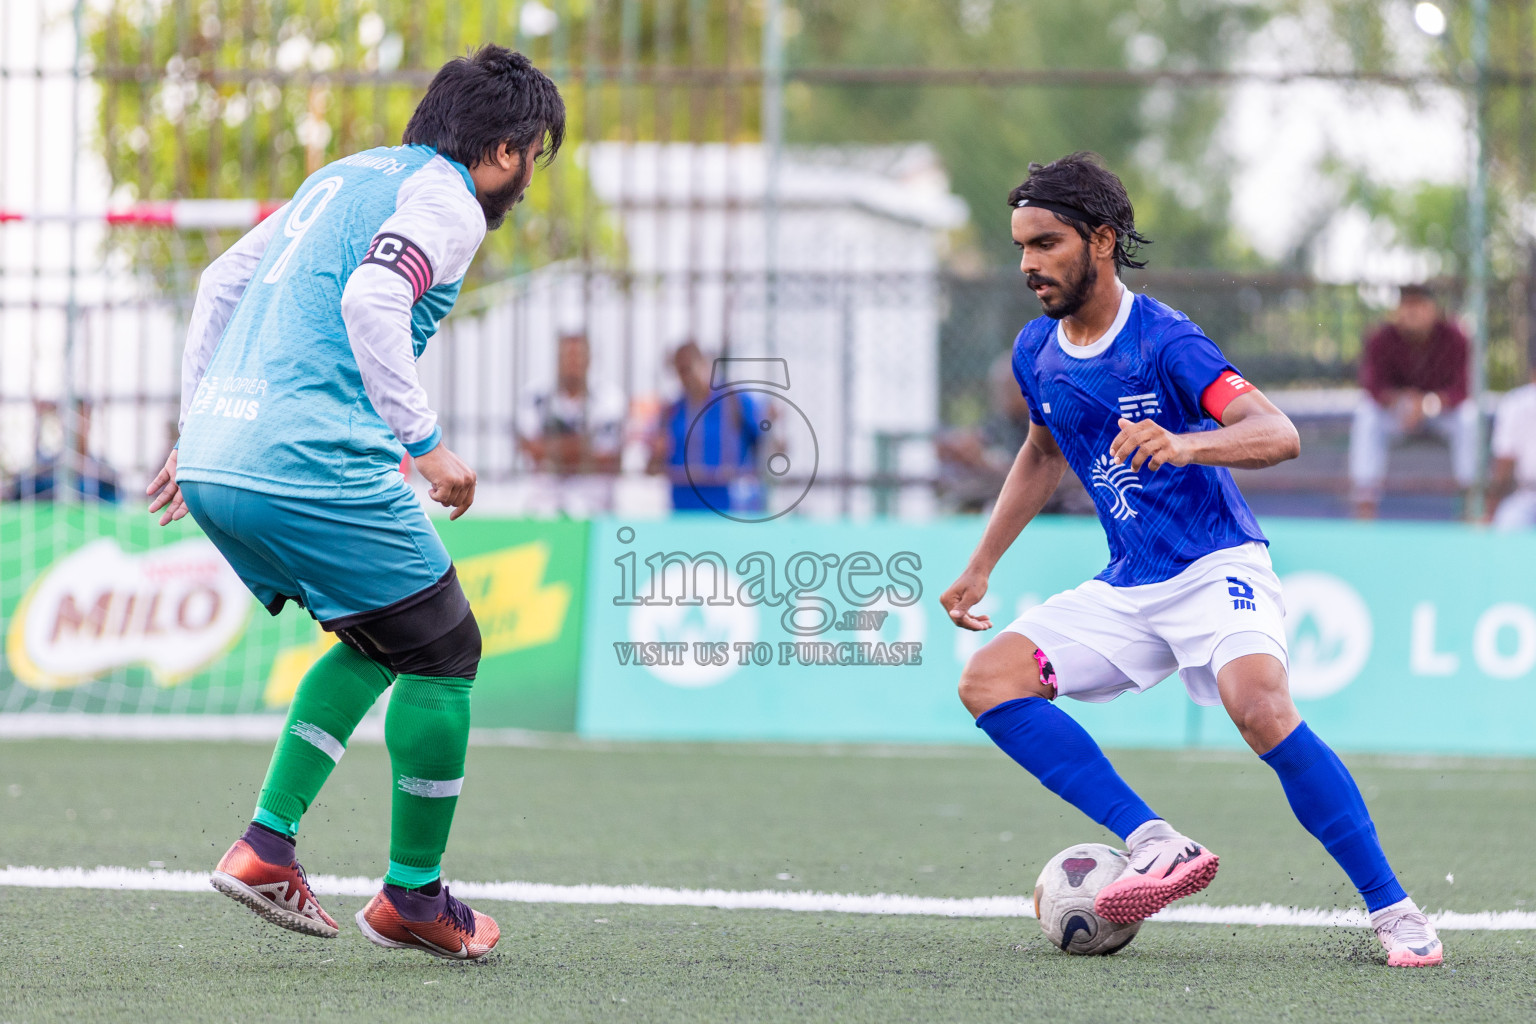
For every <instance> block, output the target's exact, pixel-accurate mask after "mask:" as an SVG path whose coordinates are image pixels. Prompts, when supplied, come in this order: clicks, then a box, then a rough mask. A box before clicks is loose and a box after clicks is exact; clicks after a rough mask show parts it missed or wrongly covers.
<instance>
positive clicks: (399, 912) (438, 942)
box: [357, 885, 501, 960]
mask: <svg viewBox="0 0 1536 1024" xmlns="http://www.w3.org/2000/svg"><path fill="white" fill-rule="evenodd" d="M357 926H358V927H359V928H361V929H362V930H363V934H364V935H366V936H368V941H369V942H372V943H373V944H374V945H376V946H383V947H384V948H385V949H419V950H421V951H422V952H423V953H430V954H432V955H433V956H440V957H442V958H443V959H445V960H479V959H480V958H481V957H483V956H485V955H486V954H487V953H489V952H490V951H491V950H492V948H494V947H495V945H496V940H497V939H499V938H501V929H500V928H499V927H497V925H496V922H495V921H494V920H492V919H491V918H490V917H489V916H488V915H486V914H482V913H480V912H479V911H478V910H473V909H471V908H470V907H469V906H468V905H467V904H465V903H462V902H460V901H459V900H456V899H454V898H453V897H452V896H450V895H449V894H448V887H447V886H446V885H445V886H443V887H442V889H441V890H440V891H439V892H438V894H437V895H436V896H427V895H424V894H423V893H420V892H418V891H415V890H411V889H402V888H400V887H399V886H397V885H386V886H384V888H383V889H382V890H381V891H380V892H379V894H378V895H377V896H375V897H374V898H373V899H372V900H370V901H369V903H368V905H367V906H366V907H364V908H363V909H362V910H359V911H358V912H357Z"/></svg>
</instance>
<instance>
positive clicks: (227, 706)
mask: <svg viewBox="0 0 1536 1024" xmlns="http://www.w3.org/2000/svg"><path fill="white" fill-rule="evenodd" d="M442 526H443V529H442V531H441V532H442V535H443V538H444V540H445V542H446V543H447V544H448V548H449V551H450V552H451V553H452V554H453V556H454V560H455V562H456V564H457V565H458V569H459V578H460V580H461V582H462V584H463V586H464V589H465V592H466V593H467V594H468V596H469V599H470V603H471V605H472V606H473V607H474V610H475V615H476V618H477V619H478V621H479V623H480V629H481V633H482V637H483V642H484V655H485V656H484V661H483V662H482V664H481V671H480V676H479V679H478V680H477V682H476V685H475V689H474V691H473V692H474V697H473V700H474V708H473V711H474V716H475V723H476V725H477V726H483V727H492V728H495V727H518V728H529V729H546V730H569V729H571V728H572V727H573V725H574V721H575V706H576V682H577V661H578V658H579V655H580V650H579V641H578V638H579V635H580V627H581V615H582V597H583V588H584V586H585V558H586V547H587V536H586V534H587V527H586V524H584V523H575V522H570V521H561V522H528V521H515V520H511V521H509V520H475V519H466V520H461V521H459V522H455V523H451V524H449V523H446V522H445V523H443V524H442ZM0 627H3V640H4V645H5V652H4V658H3V661H0V714H4V713H14V712H34V713H36V712H51V711H77V712H94V713H118V714H123V713H151V714H153V713H177V714H257V713H264V712H272V713H276V712H280V711H282V710H283V709H284V708H286V706H287V704H288V702H289V701H290V700H291V699H292V697H293V693H294V690H295V688H296V687H297V686H298V682H299V680H300V679H301V678H302V677H303V675H304V673H305V671H307V670H308V668H309V666H310V665H312V664H313V663H314V661H315V659H317V658H318V657H319V656H320V655H321V654H322V653H324V651H325V649H326V648H327V647H328V646H329V645H330V644H331V643H334V642H335V638H334V637H333V636H332V635H331V634H329V633H326V632H324V631H323V630H321V629H320V628H319V626H318V625H316V623H315V622H314V620H312V619H311V618H309V616H308V615H307V614H306V613H305V612H304V611H303V610H302V609H299V608H296V607H294V606H292V605H289V606H288V607H287V608H286V609H285V610H284V611H283V612H282V614H281V615H278V616H276V617H273V616H270V615H268V614H267V612H266V610H265V609H264V608H262V607H261V606H260V605H259V604H257V602H256V600H255V598H253V597H252V596H251V594H250V593H249V591H247V590H246V589H245V587H244V585H243V584H242V583H241V582H240V580H239V578H238V577H237V576H236V575H235V574H234V572H233V571H232V570H231V569H230V568H229V566H228V565H227V564H226V563H225V561H224V559H223V558H222V557H221V556H220V555H219V553H218V551H217V550H216V549H215V548H214V546H213V545H212V544H211V543H210V542H209V541H208V540H207V539H206V538H204V537H203V536H202V534H201V533H200V532H199V531H198V529H197V526H196V525H195V524H194V523H193V522H192V520H191V519H184V520H182V521H180V522H178V523H174V524H172V525H171V526H169V527H165V528H161V527H159V526H157V525H156V524H155V521H154V519H153V518H152V517H150V516H148V515H146V514H144V513H142V512H139V511H137V510H132V509H128V510H117V509H101V508H91V507H80V506H70V507H62V508H56V507H54V506H51V505H36V506H8V507H0Z"/></svg>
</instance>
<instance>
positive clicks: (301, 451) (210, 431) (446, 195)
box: [177, 146, 486, 498]
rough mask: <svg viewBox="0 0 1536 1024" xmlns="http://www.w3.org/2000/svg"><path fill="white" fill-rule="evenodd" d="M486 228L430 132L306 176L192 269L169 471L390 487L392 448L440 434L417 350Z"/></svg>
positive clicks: (262, 487) (274, 482) (268, 485)
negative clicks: (194, 280) (279, 203)
mask: <svg viewBox="0 0 1536 1024" xmlns="http://www.w3.org/2000/svg"><path fill="white" fill-rule="evenodd" d="M485 230H486V226H485V216H484V213H483V212H482V210H481V208H480V205H479V203H478V201H477V200H476V199H475V192H474V182H473V179H472V178H471V177H470V175H469V172H468V171H467V170H466V169H465V168H464V167H463V165H461V164H458V163H456V162H454V161H452V160H450V159H448V158H447V157H445V156H443V155H442V154H440V153H438V152H437V151H436V150H435V149H432V148H430V147H426V146H393V147H386V148H380V149H373V150H368V151H366V152H363V153H358V154H355V155H353V156H349V157H346V158H344V159H341V160H338V161H336V162H335V163H332V164H329V165H328V166H326V167H322V168H321V169H320V170H318V171H316V172H315V173H314V174H312V175H310V176H309V178H308V179H307V180H306V181H305V182H304V184H303V185H301V186H300V187H299V190H298V192H297V193H295V195H294V197H293V199H292V201H291V202H289V203H288V204H287V205H286V206H284V207H283V208H282V209H281V210H279V211H278V212H277V213H275V214H273V215H272V216H271V217H270V218H268V220H267V222H264V223H263V224H262V225H260V226H259V227H258V228H257V229H256V230H254V231H252V232H251V233H250V234H249V235H247V236H246V237H245V238H244V239H242V240H241V241H240V242H238V243H236V245H235V246H233V247H232V248H231V249H230V251H229V252H227V253H225V254H224V256H222V257H220V259H219V260H218V261H216V262H215V264H214V265H213V266H212V267H210V268H209V271H208V272H206V273H205V274H204V275H203V280H202V283H201V285H200V288H199V292H198V302H197V305H196V307H195V308H194V312H193V317H192V323H191V326H190V328H189V332H188V344H187V354H186V356H185V357H184V362H183V403H182V424H181V427H182V429H181V440H180V443H179V449H180V455H179V466H178V471H177V477H178V479H182V480H190V481H199V482H203V483H216V484H225V485H229V486H234V487H242V488H245V489H248V490H255V491H261V492H264V493H267V494H275V495H283V496H288V497H316V498H325V497H360V496H365V495H370V494H376V493H379V492H381V491H383V490H385V489H387V488H389V487H393V486H398V484H399V482H400V476H399V473H398V469H399V466H400V462H401V459H402V458H403V457H404V455H405V454H406V452H407V451H409V452H410V454H412V455H421V454H424V453H425V452H427V451H430V450H431V449H432V448H433V447H435V446H436V444H437V443H438V440H439V438H440V437H441V431H440V430H439V429H438V427H437V417H436V414H435V413H433V412H432V410H431V409H430V408H429V407H428V405H427V401H426V395H425V392H424V391H423V390H422V388H421V386H420V382H419V381H418V379H417V377H416V368H415V360H416V358H418V357H419V356H420V355H421V353H422V350H423V349H424V348H425V347H426V344H427V339H429V338H430V337H432V335H433V334H434V333H436V331H437V327H438V322H439V321H440V320H441V319H442V318H443V317H444V316H446V315H447V313H448V311H449V310H450V309H451V308H452V307H453V304H454V301H455V299H456V298H457V297H458V294H459V288H460V285H461V284H462V283H463V278H464V274H465V272H466V271H467V270H468V268H469V264H470V261H471V260H472V259H473V258H474V255H475V251H476V250H477V249H478V248H479V245H480V242H481V240H482V239H483V238H484V237H485ZM231 307H232V311H231Z"/></svg>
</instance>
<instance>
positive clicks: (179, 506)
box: [144, 448, 187, 526]
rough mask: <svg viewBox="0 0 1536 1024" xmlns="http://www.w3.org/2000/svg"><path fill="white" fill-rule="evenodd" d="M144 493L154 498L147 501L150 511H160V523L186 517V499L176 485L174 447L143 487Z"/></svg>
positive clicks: (165, 523)
mask: <svg viewBox="0 0 1536 1024" xmlns="http://www.w3.org/2000/svg"><path fill="white" fill-rule="evenodd" d="M144 493H145V494H153V495H154V498H153V499H152V500H151V501H150V503H149V510H150V511H151V512H160V510H161V509H165V511H164V512H161V513H160V525H161V526H169V525H170V524H172V523H174V522H175V521H176V520H178V519H182V518H185V517H186V514H187V499H186V498H183V497H182V496H181V488H180V487H178V486H177V485H176V449H175V448H172V449H171V454H170V457H168V458H167V459H166V460H165V466H164V468H162V469H161V470H160V472H158V473H156V474H155V478H154V479H153V480H151V481H150V482H149V486H148V487H146V488H144Z"/></svg>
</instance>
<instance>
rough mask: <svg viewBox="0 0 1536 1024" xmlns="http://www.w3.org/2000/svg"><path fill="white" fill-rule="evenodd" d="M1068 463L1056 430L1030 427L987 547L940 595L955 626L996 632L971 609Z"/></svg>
mask: <svg viewBox="0 0 1536 1024" xmlns="http://www.w3.org/2000/svg"><path fill="white" fill-rule="evenodd" d="M1066 471H1067V460H1066V457H1065V456H1064V455H1062V454H1061V449H1060V448H1058V447H1056V439H1055V438H1054V437H1052V436H1051V432H1050V430H1048V429H1047V428H1046V427H1044V426H1042V425H1041V424H1039V423H1031V424H1030V425H1029V437H1028V438H1026V439H1025V441H1024V446H1023V447H1022V448H1020V449H1019V454H1018V457H1017V458H1015V459H1014V460H1013V468H1011V469H1010V470H1008V478H1007V479H1006V480H1004V481H1003V489H1002V491H1001V492H1000V493H999V494H998V496H997V504H996V505H994V506H992V515H991V516H989V517H988V519H987V528H986V530H984V531H983V532H982V535H981V542H980V543H979V544H977V545H976V550H975V551H974V552H973V553H972V554H971V561H970V564H968V565H967V566H966V567H965V571H964V572H963V573H961V574H960V578H959V579H958V580H956V581H955V582H954V584H952V585H951V586H950V588H949V589H948V590H946V591H944V593H943V594H941V595H940V596H939V602H940V603H941V604H943V605H944V610H945V611H947V612H948V613H949V617H950V619H951V620H952V621H953V622H954V623H955V625H957V626H960V627H961V628H963V629H973V630H982V629H991V628H992V619H991V618H990V617H989V616H986V615H976V614H974V613H972V611H971V608H972V607H974V606H975V604H976V602H978V601H980V600H981V599H982V597H983V596H984V595H985V594H986V592H987V579H988V577H990V576H991V575H992V569H993V568H994V567H995V566H996V565H997V562H998V559H1000V558H1002V557H1003V552H1005V551H1007V550H1008V548H1009V547H1010V546H1011V545H1012V544H1013V542H1014V541H1015V540H1016V539H1018V536H1019V534H1020V533H1021V532H1022V531H1023V529H1024V527H1025V526H1027V525H1028V524H1029V521H1030V520H1031V519H1033V518H1035V516H1037V515H1039V514H1040V510H1041V509H1042V508H1044V507H1045V503H1046V502H1047V501H1049V500H1050V497H1051V492H1053V491H1055V490H1056V485H1057V484H1059V483H1061V477H1062V474H1064V473H1065V472H1066Z"/></svg>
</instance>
